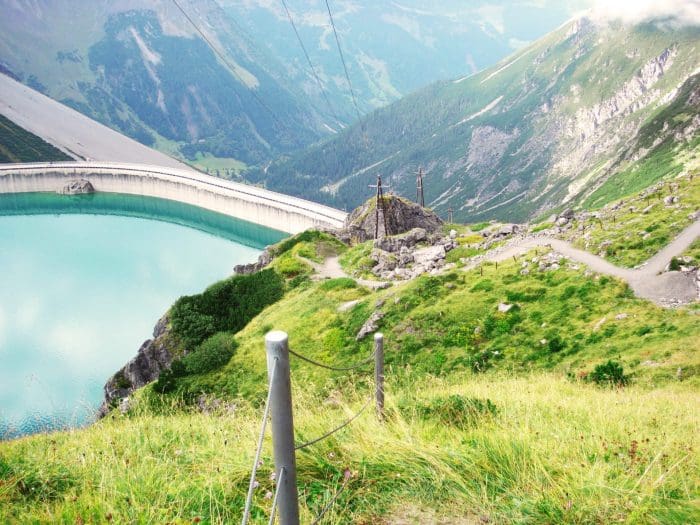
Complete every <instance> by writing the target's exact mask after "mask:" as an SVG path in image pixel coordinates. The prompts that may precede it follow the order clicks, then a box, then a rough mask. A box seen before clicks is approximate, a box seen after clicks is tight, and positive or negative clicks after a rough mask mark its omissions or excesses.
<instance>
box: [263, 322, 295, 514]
mask: <svg viewBox="0 0 700 525" xmlns="http://www.w3.org/2000/svg"><path fill="white" fill-rule="evenodd" d="M265 350H266V352H267V370H268V377H269V375H270V373H271V370H272V367H273V365H274V363H275V360H277V370H276V371H275V376H274V379H273V382H272V383H271V384H270V390H271V397H270V412H271V415H272V446H273V452H274V457H275V471H276V472H281V469H284V477H283V479H279V480H277V482H278V483H280V487H279V500H278V502H277V505H278V509H279V517H280V525H299V502H298V494H297V470H296V457H295V454H294V420H293V418H292V388H291V381H290V379H289V345H288V337H287V334H286V333H285V332H280V331H277V330H276V331H273V332H269V333H268V334H267V335H266V336H265ZM280 477H282V476H280Z"/></svg>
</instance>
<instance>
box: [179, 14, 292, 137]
mask: <svg viewBox="0 0 700 525" xmlns="http://www.w3.org/2000/svg"><path fill="white" fill-rule="evenodd" d="M172 2H173V4H175V6H176V7H177V8H178V10H179V11H180V12H181V13H182V15H183V16H184V17H185V18H186V19H187V21H188V22H189V23H190V25H191V26H192V27H193V28H194V29H195V31H197V33H199V36H201V37H202V39H203V40H204V42H206V44H207V45H208V46H209V49H211V50H212V51H213V52H214V54H215V55H216V56H217V57H219V59H220V60H221V61H222V62H223V63H224V65H225V66H226V67H227V68H228V70H229V71H230V72H231V73H232V74H233V76H234V77H236V79H237V80H238V81H239V82H240V83H241V84H243V85H244V86H245V85H246V83H245V81H244V80H243V78H242V77H241V76H240V75H239V74H238V72H237V71H236V68H235V67H234V66H233V65H232V64H231V62H230V61H229V60H228V58H226V56H224V54H223V53H222V52H221V51H219V50H218V49H217V47H216V46H215V45H214V44H213V43H212V41H211V40H209V38H208V37H207V36H206V35H205V34H204V32H203V31H202V30H201V29H200V28H199V26H198V25H197V24H196V23H195V21H194V20H192V18H191V17H190V15H188V14H187V11H185V10H184V9H183V7H182V6H181V5H180V3H179V2H178V1H177V0H172ZM248 92H249V93H250V94H251V96H252V97H253V98H254V99H255V100H256V101H257V102H258V104H260V106H262V107H263V108H264V109H265V110H266V111H267V112H268V113H269V114H270V116H271V117H272V119H273V120H274V121H275V122H276V123H277V124H279V125H280V126H282V127H284V128H286V129H288V130H289V127H288V126H287V125H286V124H284V123H283V122H282V121H281V120H280V119H278V118H277V115H275V112H274V111H272V109H270V107H269V106H268V105H267V104H265V102H264V101H263V100H262V99H261V98H260V97H259V96H258V94H257V93H256V92H255V90H254V89H249V90H248Z"/></svg>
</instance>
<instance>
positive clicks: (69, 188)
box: [56, 179, 95, 195]
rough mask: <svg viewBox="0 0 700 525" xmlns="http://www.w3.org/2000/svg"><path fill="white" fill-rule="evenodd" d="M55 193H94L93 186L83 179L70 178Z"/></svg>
mask: <svg viewBox="0 0 700 525" xmlns="http://www.w3.org/2000/svg"><path fill="white" fill-rule="evenodd" d="M56 193H59V194H61V195H84V194H86V193H95V187H94V186H93V185H92V184H91V183H90V181H87V180H85V179H75V180H70V181H68V183H67V184H66V185H65V186H63V188H61V189H60V190H58V191H57V192H56Z"/></svg>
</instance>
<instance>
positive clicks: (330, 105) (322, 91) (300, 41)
mask: <svg viewBox="0 0 700 525" xmlns="http://www.w3.org/2000/svg"><path fill="white" fill-rule="evenodd" d="M282 5H283V6H284V10H285V12H286V13H287V18H289V23H290V24H292V29H294V34H295V35H296V36H297V41H298V42H299V45H300V46H301V50H302V51H303V52H304V56H305V57H306V61H307V62H308V64H309V68H310V69H311V73H312V74H313V76H314V78H315V79H316V83H317V84H318V87H319V88H320V89H321V93H322V94H323V98H324V99H325V100H326V104H327V105H328V109H329V110H330V112H331V115H332V116H333V118H334V119H335V120H336V122H337V123H338V124H340V119H338V115H337V114H336V112H335V110H334V109H333V105H332V104H331V101H330V99H329V98H328V93H327V92H326V88H324V87H323V82H321V79H320V78H319V76H318V74H317V73H316V68H315V67H314V65H313V63H312V62H311V58H310V57H309V53H308V51H307V50H306V46H305V45H304V42H303V41H302V39H301V36H300V35H299V31H298V30H297V26H296V24H295V23H294V19H293V18H292V13H290V12H289V8H288V7H287V2H285V0H282Z"/></svg>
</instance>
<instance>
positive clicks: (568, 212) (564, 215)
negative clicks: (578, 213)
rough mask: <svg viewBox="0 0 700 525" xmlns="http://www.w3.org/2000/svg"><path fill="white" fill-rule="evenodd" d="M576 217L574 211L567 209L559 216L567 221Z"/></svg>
mask: <svg viewBox="0 0 700 525" xmlns="http://www.w3.org/2000/svg"><path fill="white" fill-rule="evenodd" d="M574 216H575V214H574V210H572V209H571V208H567V209H565V210H564V211H563V212H561V213H560V214H559V218H564V219H567V220H571V219H573V218H574Z"/></svg>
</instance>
